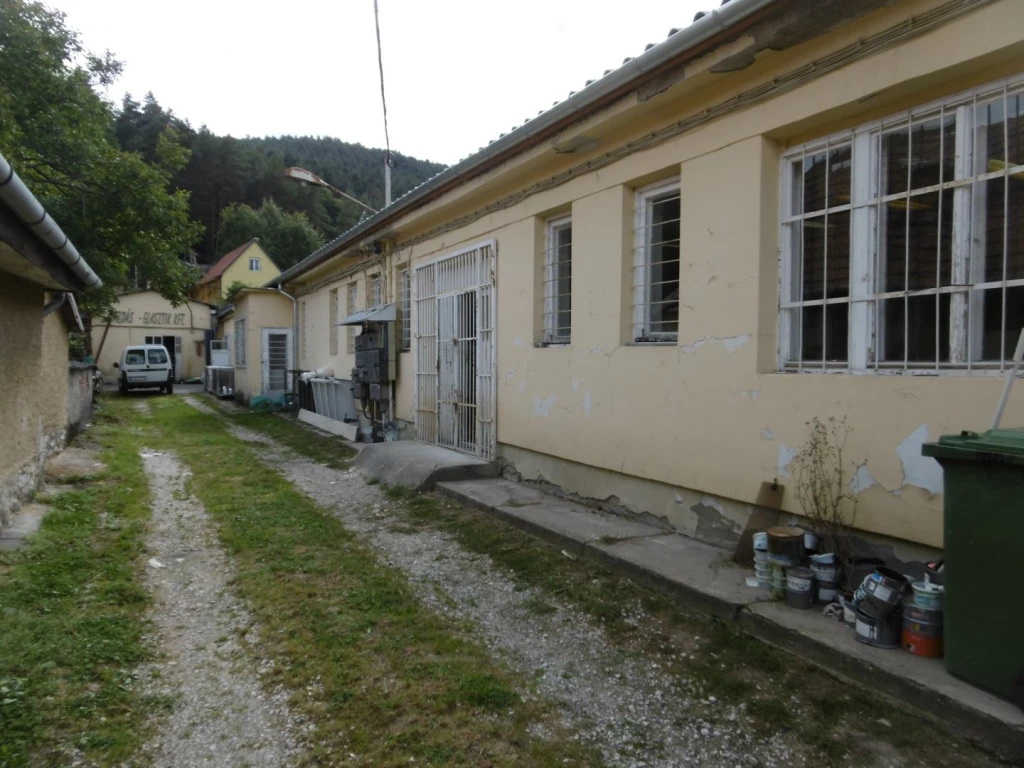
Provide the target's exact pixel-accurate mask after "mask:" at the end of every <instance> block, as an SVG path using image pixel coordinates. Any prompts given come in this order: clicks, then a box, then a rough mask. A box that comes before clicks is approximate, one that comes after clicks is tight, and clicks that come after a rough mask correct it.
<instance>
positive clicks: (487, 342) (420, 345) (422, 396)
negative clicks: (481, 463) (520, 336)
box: [413, 241, 495, 459]
mask: <svg viewBox="0 0 1024 768" xmlns="http://www.w3.org/2000/svg"><path fill="white" fill-rule="evenodd" d="M494 253H495V244H494V242H493V241H489V242H486V243H481V244H478V245H474V246H472V247H470V248H467V249H464V250H461V251H458V252H456V253H453V254H449V255H447V256H444V257H442V258H441V259H439V260H438V261H435V262H432V263H430V264H425V265H423V266H421V267H417V269H416V281H415V286H414V288H413V302H414V303H415V305H416V313H415V316H414V324H415V327H414V333H415V338H416V439H417V440H422V441H423V442H426V443H434V444H436V445H442V446H444V447H446V448H454V449H455V450H457V451H462V452H464V453H470V454H472V455H474V456H479V457H480V458H483V459H492V458H494V444H495V429H494V400H495V393H494V385H495V379H494V370H495V358H494Z"/></svg>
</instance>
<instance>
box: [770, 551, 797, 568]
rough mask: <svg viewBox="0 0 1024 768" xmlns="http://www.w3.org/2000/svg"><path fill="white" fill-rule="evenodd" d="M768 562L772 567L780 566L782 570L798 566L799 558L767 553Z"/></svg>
mask: <svg viewBox="0 0 1024 768" xmlns="http://www.w3.org/2000/svg"><path fill="white" fill-rule="evenodd" d="M768 562H769V563H771V564H772V565H781V566H782V567H783V568H796V567H797V566H798V565H800V558H799V557H789V556H787V555H773V554H771V553H768Z"/></svg>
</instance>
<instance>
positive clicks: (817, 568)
mask: <svg viewBox="0 0 1024 768" xmlns="http://www.w3.org/2000/svg"><path fill="white" fill-rule="evenodd" d="M811 570H812V571H814V578H816V579H817V580H818V581H832V582H835V581H839V567H838V566H836V565H827V564H821V563H816V562H814V561H813V560H812V561H811Z"/></svg>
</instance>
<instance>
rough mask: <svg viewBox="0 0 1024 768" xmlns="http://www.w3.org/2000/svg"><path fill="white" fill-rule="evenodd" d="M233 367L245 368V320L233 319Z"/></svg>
mask: <svg viewBox="0 0 1024 768" xmlns="http://www.w3.org/2000/svg"><path fill="white" fill-rule="evenodd" d="M235 367H236V368H245V320H236V321H235Z"/></svg>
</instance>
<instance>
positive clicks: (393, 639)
mask: <svg viewBox="0 0 1024 768" xmlns="http://www.w3.org/2000/svg"><path fill="white" fill-rule="evenodd" d="M152 410H153V415H152V423H153V424H154V425H155V426H156V427H157V428H158V429H159V431H160V433H161V438H160V442H161V445H162V447H165V448H169V449H173V450H175V451H176V452H177V455H178V456H179V458H180V459H181V460H182V461H184V462H185V463H186V464H187V465H188V466H189V468H190V469H191V470H192V473H193V476H192V479H191V481H190V488H191V491H192V492H193V493H195V495H196V496H197V497H198V498H199V499H200V500H201V501H202V502H203V504H204V505H205V507H206V509H207V511H208V512H209V514H210V515H211V517H212V519H213V520H214V522H215V524H216V526H217V529H218V532H219V536H220V540H221V542H222V544H223V545H224V547H225V549H226V551H227V552H228V553H229V554H230V556H231V558H232V560H233V562H234V568H235V574H236V575H235V582H234V586H235V587H236V589H237V590H238V592H239V594H240V595H241V597H243V598H244V599H245V600H246V601H247V602H248V604H249V606H250V610H251V611H252V613H253V616H254V620H255V621H256V622H257V624H258V625H259V635H260V639H261V647H262V650H263V652H264V653H265V654H266V655H267V656H268V657H269V658H271V659H273V660H274V661H275V662H276V663H275V665H274V669H273V671H272V672H270V673H269V679H268V682H269V683H270V684H271V685H274V684H281V685H283V686H285V688H286V689H288V690H290V691H292V692H293V694H292V697H291V702H292V705H293V706H294V707H295V709H296V710H297V711H298V712H300V713H301V714H303V715H304V716H305V717H307V718H308V719H309V721H310V722H311V723H312V725H313V727H314V733H313V734H312V736H311V739H310V741H311V742H312V754H311V755H310V762H312V763H323V762H331V761H340V760H348V759H350V758H349V755H350V754H354V755H356V756H358V758H359V761H360V763H361V764H364V765H375V766H399V765H403V766H407V765H410V764H413V763H415V764H419V765H422V764H428V765H473V766H484V765H495V766H497V765H508V766H512V765H539V766H555V765H559V766H561V765H596V764H599V761H598V760H597V759H595V757H594V755H593V754H592V753H591V752H589V751H587V750H584V749H583V748H582V747H581V746H580V745H578V744H576V743H574V742H572V740H571V737H570V736H569V735H568V734H565V733H563V732H562V730H561V728H560V726H559V724H558V718H557V717H556V716H555V715H554V713H553V712H552V711H551V710H550V709H549V708H547V707H546V706H545V705H543V704H541V703H538V702H537V701H536V700H534V699H533V697H520V695H519V694H518V693H517V688H521V687H524V686H526V683H525V681H522V680H519V679H517V678H515V677H514V676H513V675H512V674H510V673H509V672H508V671H507V670H506V669H504V668H502V667H501V666H499V665H497V664H495V663H494V662H493V660H492V659H491V658H490V656H489V654H488V652H487V651H486V649H485V648H483V647H482V646H481V645H479V644H478V643H477V642H475V641H474V640H472V639H471V633H472V627H470V626H468V625H461V624H457V623H455V622H453V621H451V620H448V619H446V618H444V617H442V616H439V615H437V614H435V613H433V612H432V611H430V610H427V609H425V608H424V607H422V606H421V604H420V602H419V600H418V599H417V597H416V595H415V593H414V592H413V590H412V588H411V587H410V586H409V584H408V582H407V581H406V579H405V577H404V576H403V575H402V574H401V573H400V572H398V571H396V570H395V569H393V568H390V567H388V566H386V565H384V564H382V563H381V562H380V560H379V559H378V558H377V557H376V555H375V554H374V553H373V552H372V551H371V550H370V549H369V548H368V547H367V546H366V545H365V544H363V543H362V542H361V541H360V540H359V539H358V538H357V537H356V536H355V535H353V534H352V533H351V532H350V531H348V530H346V529H345V528H344V526H343V525H342V524H341V522H340V521H339V520H338V519H336V518H335V517H333V516H332V515H330V514H329V513H326V512H325V511H324V510H323V509H321V508H320V507H318V506H317V505H316V504H315V503H313V502H312V501H311V500H310V499H309V498H308V497H306V496H305V495H303V494H301V493H299V492H298V491H297V490H296V489H295V488H294V487H293V486H292V484H291V483H290V482H288V481H287V480H286V479H285V478H283V477H282V476H281V475H280V474H279V473H278V472H276V471H274V470H273V469H271V468H268V467H267V466H265V465H264V464H263V462H262V461H260V460H259V459H258V457H257V455H256V454H255V453H254V452H253V450H252V449H251V448H250V447H249V446H247V445H246V444H245V443H243V442H241V441H240V440H237V439H236V438H234V437H233V436H231V435H230V433H229V432H228V431H227V429H226V427H225V425H224V424H223V423H221V422H220V421H219V420H217V419H215V418H213V417H211V416H209V415H207V414H202V413H200V412H198V411H196V410H194V409H193V408H190V407H189V406H188V405H186V404H184V403H181V402H180V401H178V400H172V399H170V398H168V399H163V400H160V401H159V402H157V403H154V407H153V409H152ZM258 419H259V420H260V421H257V419H252V420H251V421H252V423H247V422H248V421H249V419H248V417H246V416H240V417H237V420H238V422H239V423H243V424H245V425H246V426H249V427H252V428H262V427H266V428H268V429H269V430H270V431H268V434H272V435H273V430H277V429H278V426H277V424H276V422H279V423H280V425H282V426H284V427H286V428H289V429H296V430H299V429H301V428H300V427H298V426H297V425H289V424H288V423H287V422H285V421H282V420H280V419H275V418H273V417H267V416H261V417H258ZM304 432H305V431H304V430H302V431H301V432H296V433H295V434H296V435H297V436H298V437H301V439H302V440H303V441H306V440H307V439H308V437H307V435H305V433H304ZM298 437H297V438H296V439H298ZM282 442H284V443H285V444H292V442H291V441H289V440H282ZM523 698H526V699H527V700H526V701H524V700H523ZM535 723H542V724H543V725H544V727H545V730H547V731H548V732H550V733H552V734H553V735H552V736H551V737H550V738H548V739H546V740H543V741H542V740H538V739H536V738H533V737H532V736H531V735H530V733H529V732H528V729H529V727H530V726H531V724H535Z"/></svg>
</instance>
